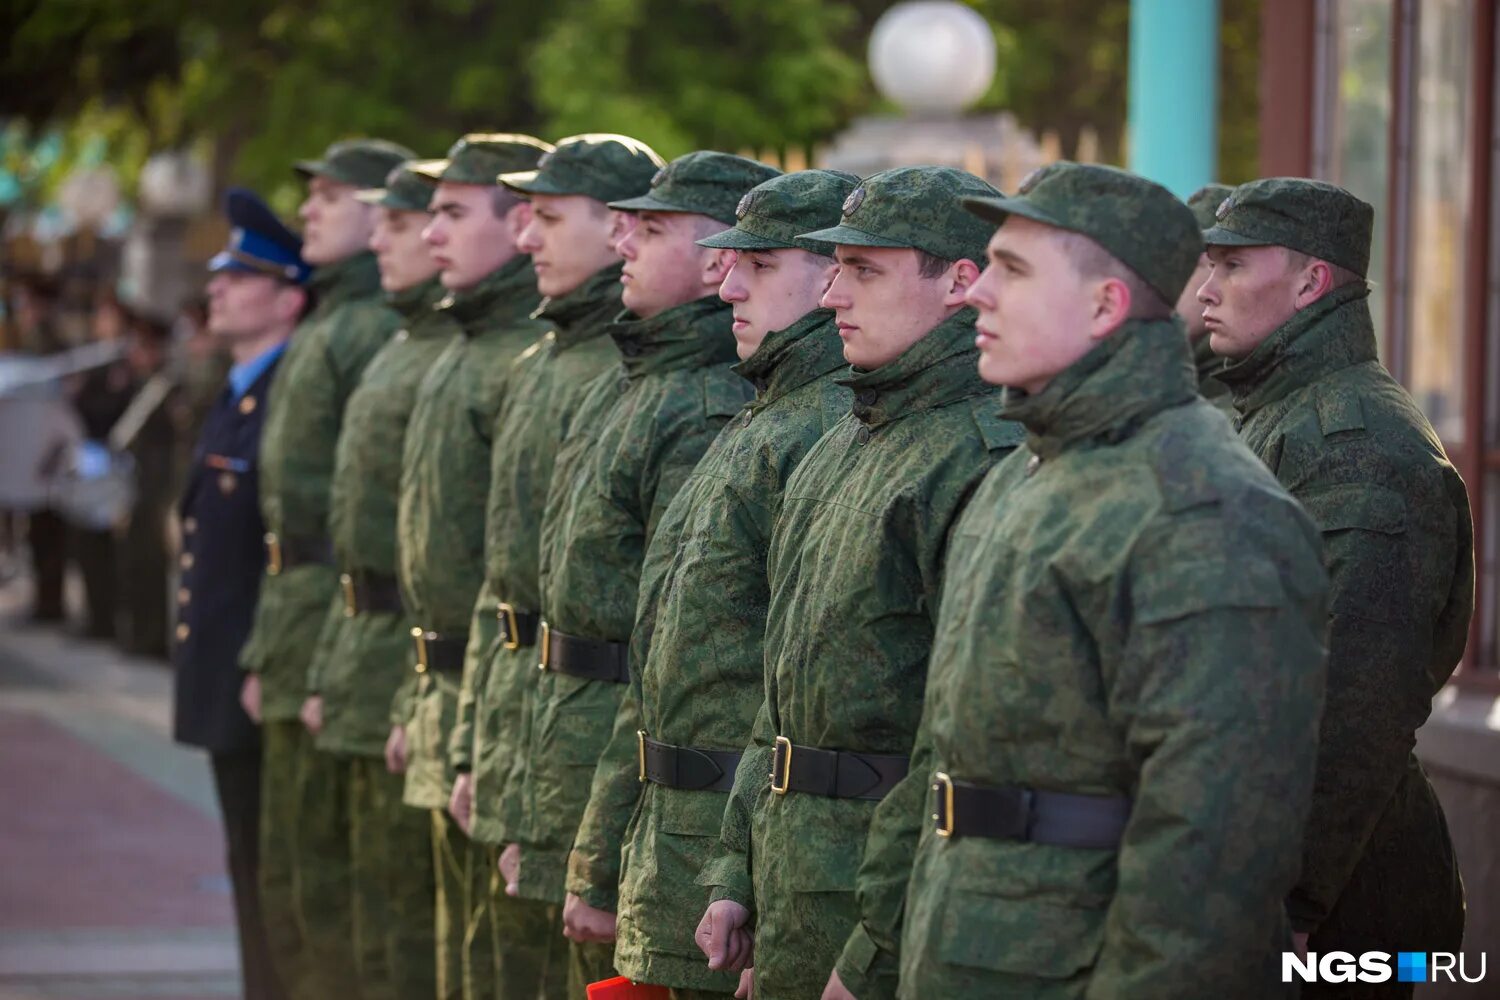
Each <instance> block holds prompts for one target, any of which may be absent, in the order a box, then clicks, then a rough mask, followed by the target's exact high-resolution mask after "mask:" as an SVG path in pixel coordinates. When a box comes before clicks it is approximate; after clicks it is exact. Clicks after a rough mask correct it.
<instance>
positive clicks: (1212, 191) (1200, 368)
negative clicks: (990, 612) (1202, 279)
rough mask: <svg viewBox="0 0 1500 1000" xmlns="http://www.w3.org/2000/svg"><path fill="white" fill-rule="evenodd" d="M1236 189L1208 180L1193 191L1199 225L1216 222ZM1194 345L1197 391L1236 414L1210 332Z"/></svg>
mask: <svg viewBox="0 0 1500 1000" xmlns="http://www.w3.org/2000/svg"><path fill="white" fill-rule="evenodd" d="M1233 190H1234V188H1232V187H1230V186H1229V185H1228V184H1205V185H1203V187H1201V188H1199V189H1198V190H1197V191H1194V192H1193V194H1192V196H1191V197H1189V198H1188V200H1187V207H1188V208H1190V209H1192V210H1193V218H1194V219H1196V220H1197V222H1198V228H1199V229H1207V228H1209V227H1210V226H1212V225H1213V224H1214V213H1215V212H1216V211H1217V210H1218V208H1219V205H1220V204H1221V203H1222V202H1223V201H1224V199H1225V198H1227V197H1229V192H1231V191H1233ZM1191 346H1192V350H1193V368H1194V369H1195V370H1196V371H1197V373H1198V394H1199V395H1201V396H1202V397H1203V398H1204V399H1206V400H1208V401H1209V402H1210V403H1212V404H1214V406H1216V407H1218V408H1219V409H1220V410H1221V411H1223V413H1224V414H1225V415H1226V416H1229V417H1233V416H1234V400H1233V397H1232V396H1231V395H1230V392H1229V386H1227V385H1225V384H1224V383H1223V382H1221V381H1220V380H1219V373H1220V372H1222V371H1223V370H1224V359H1223V358H1221V357H1220V356H1219V355H1217V354H1215V353H1214V352H1213V348H1211V347H1209V346H1208V334H1207V333H1205V334H1203V335H1202V336H1200V337H1198V338H1197V339H1196V340H1194V341H1193V342H1192V344H1191Z"/></svg>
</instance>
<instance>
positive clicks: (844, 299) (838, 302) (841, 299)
mask: <svg viewBox="0 0 1500 1000" xmlns="http://www.w3.org/2000/svg"><path fill="white" fill-rule="evenodd" d="M843 282H844V270H843V268H838V269H836V270H835V271H834V272H833V280H832V281H830V282H829V283H828V291H826V292H824V293H823V298H822V300H821V301H820V302H819V303H818V305H820V306H822V307H823V308H824V309H847V308H849V306H850V305H851V304H852V303H851V301H850V299H849V296H848V295H847V294H846V293H845V292H844V284H843Z"/></svg>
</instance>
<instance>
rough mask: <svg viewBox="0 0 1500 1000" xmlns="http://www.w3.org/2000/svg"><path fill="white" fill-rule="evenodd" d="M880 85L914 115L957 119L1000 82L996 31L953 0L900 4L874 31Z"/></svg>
mask: <svg viewBox="0 0 1500 1000" xmlns="http://www.w3.org/2000/svg"><path fill="white" fill-rule="evenodd" d="M869 59H870V73H871V75H872V76H874V78H875V86H876V87H877V88H878V89H879V90H880V92H881V93H882V94H884V95H885V96H886V97H887V98H888V99H889V100H891V101H892V102H893V103H895V104H898V105H900V106H901V108H902V109H903V110H905V111H906V112H907V113H908V114H912V115H954V114H957V113H959V112H961V111H962V110H963V109H964V108H966V107H968V106H969V105H970V104H973V103H974V102H975V101H977V100H978V99H979V98H980V97H982V96H984V92H985V91H986V90H988V89H989V86H990V82H991V81H992V80H994V78H995V33H994V30H993V29H992V28H991V27H990V25H989V22H988V21H986V20H985V19H984V18H983V17H981V16H980V15H979V13H978V12H976V11H975V10H973V9H972V8H969V7H965V6H964V5H963V4H961V3H955V2H952V0H914V2H909V3H898V4H896V5H895V6H894V7H892V8H891V9H890V10H888V11H886V12H885V13H884V14H882V15H881V16H880V20H879V21H876V22H875V30H874V31H872V32H871V33H870V52H869Z"/></svg>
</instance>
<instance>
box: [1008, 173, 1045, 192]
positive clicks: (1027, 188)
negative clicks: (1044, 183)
mask: <svg viewBox="0 0 1500 1000" xmlns="http://www.w3.org/2000/svg"><path fill="white" fill-rule="evenodd" d="M1046 173H1047V168H1046V167H1037V168H1035V169H1034V170H1032V171H1031V172H1030V173H1029V174H1027V175H1026V176H1025V177H1022V178H1021V186H1020V187H1018V188H1016V194H1018V195H1021V196H1023V197H1024V196H1026V195H1028V194H1030V193H1031V189H1032V188H1034V187H1036V186H1037V183H1038V182H1040V181H1041V179H1042V177H1043V175H1045V174H1046Z"/></svg>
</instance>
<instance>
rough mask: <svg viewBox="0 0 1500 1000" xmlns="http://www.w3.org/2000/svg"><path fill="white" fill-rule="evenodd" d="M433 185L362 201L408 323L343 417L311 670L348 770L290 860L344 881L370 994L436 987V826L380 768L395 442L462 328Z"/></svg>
mask: <svg viewBox="0 0 1500 1000" xmlns="http://www.w3.org/2000/svg"><path fill="white" fill-rule="evenodd" d="M432 189H433V185H432V183H431V182H430V181H428V180H427V179H425V178H423V177H421V176H420V175H418V174H415V173H413V172H412V170H411V164H410V163H407V164H403V165H401V166H398V167H396V168H395V169H394V170H392V171H391V173H390V175H389V176H388V177H387V178H386V186H385V187H384V188H376V189H373V190H369V191H362V192H360V194H359V196H358V197H359V198H360V200H361V201H364V202H366V203H367V204H371V205H375V206H378V210H379V213H380V214H379V218H378V220H377V222H376V224H375V233H374V236H373V238H372V239H371V241H370V247H371V249H372V250H374V251H375V254H376V259H377V262H378V263H379V265H380V283H381V287H382V288H383V289H384V290H385V294H386V301H387V302H388V303H389V305H390V307H391V308H392V309H393V310H395V311H396V312H397V313H398V314H399V315H400V316H401V318H402V320H403V321H404V324H405V325H404V326H403V327H402V329H401V330H400V331H398V332H397V333H396V335H395V336H394V337H392V338H391V339H390V340H389V341H387V342H386V345H385V346H384V347H382V348H381V349H380V351H379V353H377V354H376V355H375V357H374V358H373V359H371V361H370V364H369V365H368V366H367V367H366V368H365V371H364V375H363V376H362V377H361V379H360V381H359V386H358V388H356V389H355V390H354V393H353V394H352V395H351V396H350V397H349V402H348V404H347V406H346V407H345V409H344V425H343V430H342V431H341V432H340V434H339V441H338V449H337V451H336V452H335V460H334V473H333V485H332V490H331V494H330V505H329V533H330V534H331V535H332V539H333V551H334V557H335V559H336V560H337V563H338V567H339V570H340V577H339V583H340V593H339V594H338V596H337V597H336V598H335V599H334V601H333V604H332V606H331V607H330V609H329V613H328V617H327V620H326V621H325V623H324V626H323V635H322V638H321V640H320V642H319V645H318V652H317V655H316V656H315V657H314V659H313V663H312V667H311V669H310V671H309V676H308V689H309V690H310V691H313V692H316V693H317V694H318V695H319V696H320V697H321V699H322V716H323V718H322V723H323V724H322V728H321V729H320V730H319V732H318V734H317V737H316V740H315V745H316V747H317V749H318V751H319V753H320V754H325V755H328V756H329V757H331V758H332V759H333V760H334V761H335V762H336V763H337V766H338V768H339V769H340V770H342V771H343V772H345V773H344V775H343V776H342V777H341V780H340V781H339V782H337V784H336V785H335V786H334V787H332V788H330V789H327V791H330V792H332V793H334V794H332V795H330V796H328V797H326V798H324V799H323V800H322V801H318V802H308V803H307V808H308V809H309V814H308V815H305V816H304V817H303V823H302V829H303V830H304V831H305V835H304V836H303V838H302V839H301V842H300V843H299V850H300V851H301V852H302V853H301V854H300V855H299V858H298V861H299V864H300V865H302V866H303V867H304V868H306V867H311V866H313V865H316V866H317V867H318V868H319V869H320V871H321V872H322V873H323V877H324V878H325V880H326V881H327V882H328V883H329V884H330V885H333V884H336V880H337V882H341V883H343V884H344V885H346V886H347V887H348V888H347V890H346V891H348V892H349V894H350V897H351V900H352V911H353V915H354V920H353V934H354V959H355V972H356V973H357V979H356V980H355V981H353V982H351V983H349V984H347V985H351V986H357V988H358V991H359V996H360V997H362V998H364V1000H398V998H402V997H409V996H431V995H432V993H433V989H434V985H433V984H434V974H433V939H432V901H433V869H432V860H431V858H432V853H431V843H432V840H431V838H432V833H431V829H432V824H431V822H430V821H429V820H428V819H427V817H426V816H423V815H421V814H419V813H417V812H416V811H414V810H411V809H408V808H406V807H405V806H404V805H402V803H401V792H402V784H403V779H402V777H401V775H400V773H399V771H398V772H397V773H391V772H390V771H389V770H387V767H386V760H385V742H386V736H387V733H389V731H390V721H389V720H390V705H391V699H392V697H393V696H394V694H395V692H396V690H397V688H398V687H400V685H401V684H402V683H403V682H404V681H405V680H406V677H407V675H408V674H409V673H410V672H411V668H410V664H411V636H410V626H409V625H408V624H407V620H406V615H405V614H404V612H403V610H402V607H401V594H400V590H399V588H398V587H397V584H396V494H397V490H398V489H399V487H400V479H401V442H402V438H403V437H404V436H405V433H406V423H407V419H408V418H409V417H410V416H411V409H412V403H413V401H414V400H415V397H416V390H417V383H418V381H420V379H421V378H422V375H423V374H424V373H425V372H426V371H427V369H428V368H429V367H430V366H431V365H432V363H433V361H434V360H436V358H437V356H438V353H439V352H440V351H442V349H443V348H444V347H445V346H446V345H447V343H448V341H449V340H450V339H451V337H452V336H453V334H454V333H456V332H457V327H456V326H455V325H454V323H453V321H452V320H451V319H450V318H448V317H447V316H446V315H445V314H443V313H440V312H437V311H435V310H434V309H433V306H434V305H435V304H436V303H437V301H438V299H439V298H441V297H442V295H443V287H442V285H441V284H439V283H438V280H437V264H436V262H434V261H433V260H432V255H431V254H430V253H429V252H428V249H427V244H426V243H425V242H424V241H423V240H422V229H423V227H424V226H426V224H427V221H428V219H429V218H430V216H429V215H428V212H427V204H428V201H429V200H430V198H431V196H432ZM314 833H318V834H321V837H320V838H319V839H314V837H313V836H312V834H314Z"/></svg>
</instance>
